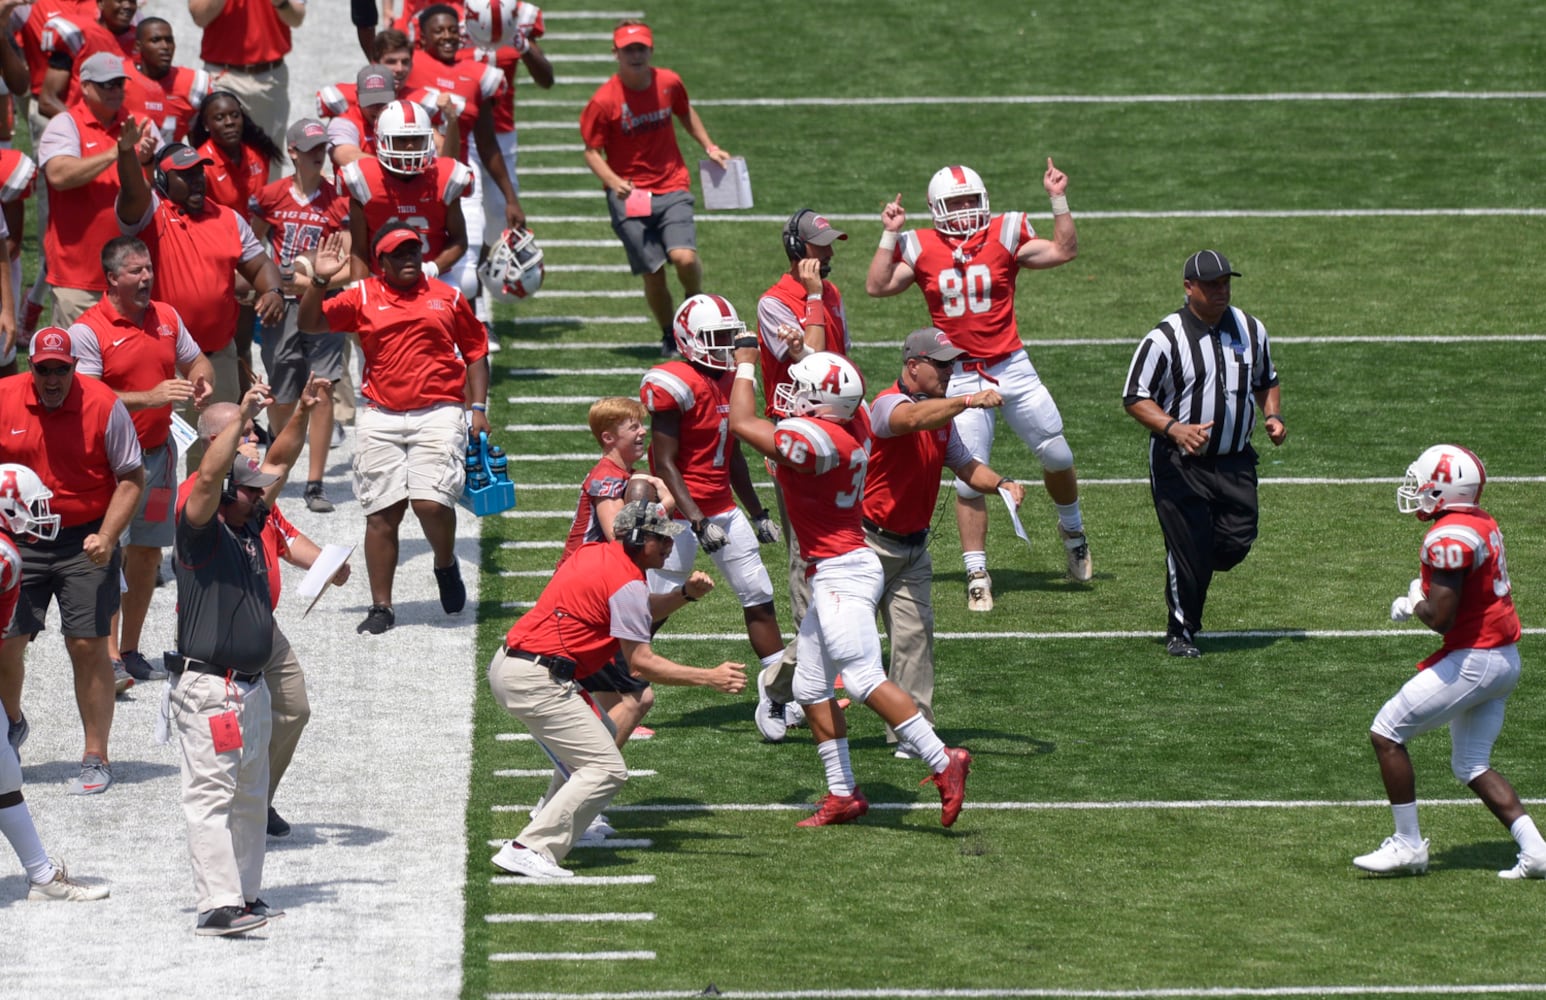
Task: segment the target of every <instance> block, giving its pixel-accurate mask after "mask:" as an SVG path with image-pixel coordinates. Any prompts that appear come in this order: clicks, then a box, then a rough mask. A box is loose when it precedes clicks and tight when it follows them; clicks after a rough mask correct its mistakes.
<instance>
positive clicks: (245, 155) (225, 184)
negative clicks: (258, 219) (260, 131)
mask: <svg viewBox="0 0 1546 1000" xmlns="http://www.w3.org/2000/svg"><path fill="white" fill-rule="evenodd" d="M199 155H200V156H207V157H209V158H210V159H211V160H214V161H215V164H214V166H211V167H205V168H204V197H205V199H206V200H208V201H212V202H214V203H215V204H217V205H224V206H225V207H226V208H229V209H231V210H232V211H233V212H235V213H236V214H237V215H240V216H243V217H245V216H246V215H247V205H248V203H249V202H250V201H251V200H252V196H253V194H254V193H255V192H256V191H257V190H258V188H260V187H262V186H263V185H264V184H267V183H268V161H267V160H265V159H264V158H263V154H262V153H260V152H258V151H257V150H256V149H253V148H252V147H251V146H248V145H245V144H244V145H243V146H242V147H241V156H240V158H239V159H238V158H235V157H232V156H231V155H230V154H228V153H227V152H226V151H225V150H223V149H221V148H220V147H219V146H217V145H216V144H215V140H214V139H206V140H204V144H203V145H202V146H200V147H199Z"/></svg>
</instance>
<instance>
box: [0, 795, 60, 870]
mask: <svg viewBox="0 0 1546 1000" xmlns="http://www.w3.org/2000/svg"><path fill="white" fill-rule="evenodd" d="M0 833H3V834H5V839H6V840H9V841H10V842H11V849H12V850H14V851H15V852H16V857H17V858H19V859H20V860H21V866H22V867H23V868H25V869H27V877H28V878H29V879H31V880H32V881H34V882H36V883H38V884H39V885H42V884H43V883H45V882H48V881H50V880H51V879H52V878H53V877H54V866H53V863H52V862H50V861H49V860H48V852H47V851H45V850H43V841H41V840H39V839H38V828H37V827H36V826H33V824H32V811H31V810H30V809H28V808H27V803H25V802H18V803H16V804H15V805H14V806H7V807H6V808H4V809H0Z"/></svg>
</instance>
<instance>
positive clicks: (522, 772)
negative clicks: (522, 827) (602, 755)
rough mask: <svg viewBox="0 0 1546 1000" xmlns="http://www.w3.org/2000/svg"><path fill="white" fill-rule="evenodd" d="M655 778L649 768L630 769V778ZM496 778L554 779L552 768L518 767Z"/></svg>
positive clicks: (496, 774)
mask: <svg viewBox="0 0 1546 1000" xmlns="http://www.w3.org/2000/svg"><path fill="white" fill-rule="evenodd" d="M654 776H655V772H654V771H652V770H649V769H648V768H646V769H644V770H641V771H635V770H633V769H632V768H629V769H628V777H630V778H653V777H654ZM494 777H496V778H551V777H553V769H552V768H551V767H516V768H510V769H508V770H504V771H495V772H494ZM496 843H504V841H496Z"/></svg>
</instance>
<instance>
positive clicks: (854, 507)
mask: <svg viewBox="0 0 1546 1000" xmlns="http://www.w3.org/2000/svg"><path fill="white" fill-rule="evenodd" d="M735 360H736V368H735V380H734V383H733V385H732V388H731V390H730V431H731V433H733V434H734V435H735V436H736V437H737V438H739V439H741V440H742V441H745V442H746V443H747V444H748V445H750V446H751V447H752V448H753V449H755V450H756V451H757V452H759V453H761V454H762V455H764V456H766V457H767V458H768V459H769V461H770V464H771V466H772V468H773V476H774V478H775V479H777V480H778V482H779V485H780V486H781V487H782V488H783V491H784V500H785V502H786V503H787V504H788V505H789V521H790V524H792V525H793V527H794V533H795V537H796V538H797V539H799V542H800V554H801V555H802V556H804V557H805V559H806V561H807V562H809V563H810V564H811V565H812V566H813V567H815V573H814V574H813V575H812V577H811V603H810V607H809V608H807V609H806V612H805V618H804V620H803V621H801V622H800V634H799V637H798V638H797V639H796V642H797V643H798V644H799V645H798V658H797V663H796V666H795V676H794V684H793V688H794V696H795V700H796V701H798V702H799V703H800V704H801V706H803V707H804V709H805V720H806V722H807V723H808V724H809V725H810V727H811V734H812V735H813V736H814V737H815V739H816V752H817V753H818V754H820V755H821V762H822V764H823V766H824V767H825V769H826V773H827V795H826V797H825V798H823V799H822V801H821V805H820V806H819V807H818V808H817V810H816V812H815V814H814V815H811V816H808V817H806V818H805V819H803V820H801V821H800V822H799V824H798V825H799V826H829V825H831V824H835V823H851V822H853V821H854V820H856V819H858V818H859V817H860V816H863V815H864V814H865V813H866V812H868V811H869V802H868V801H866V799H865V798H864V794H863V793H862V792H860V791H859V788H858V786H857V785H856V784H855V783H854V778H853V768H852V766H851V765H850V763H849V759H848V723H847V720H846V719H845V718H844V716H843V713H842V712H841V711H840V710H839V709H838V708H837V703H836V691H835V690H834V686H835V684H836V681H837V678H838V675H839V674H841V675H842V677H843V685H844V687H845V689H846V690H847V691H848V693H849V695H850V696H851V697H852V698H853V699H854V700H856V701H862V702H864V703H865V704H866V705H868V706H869V707H870V708H871V709H873V710H874V711H875V713H876V714H877V715H879V716H880V717H881V718H883V719H885V720H886V723H887V724H888V725H890V726H891V727H892V728H893V729H895V730H896V732H897V733H898V735H900V736H901V738H902V739H904V740H906V741H907V742H908V743H909V744H910V745H911V746H912V747H913V748H914V749H915V750H917V751H918V755H919V756H920V757H921V758H922V759H923V760H924V761H926V762H927V763H928V765H929V768H930V770H932V771H933V776H932V779H925V780H932V781H933V782H934V784H935V786H936V787H938V788H939V795H940V804H941V814H940V822H941V823H943V824H944V825H945V826H950V825H951V824H952V823H954V822H955V821H956V817H957V816H958V815H959V814H960V812H961V803H962V801H963V800H964V799H965V797H966V776H967V773H968V772H969V771H970V770H971V763H972V755H971V754H970V753H967V752H966V750H964V749H962V748H960V747H947V746H945V744H944V743H943V742H941V740H940V738H939V736H938V735H937V734H936V733H935V732H934V727H933V726H932V725H930V724H929V720H928V719H926V718H924V715H923V713H922V712H920V711H919V710H918V705H917V703H916V702H914V701H913V700H912V698H911V697H909V696H908V694H907V692H906V691H904V690H902V689H901V688H900V687H898V686H897V685H896V684H894V683H892V682H891V681H889V680H887V679H886V675H885V672H884V671H883V670H882V669H881V659H880V634H879V632H877V631H876V629H875V607H876V605H877V604H878V603H879V601H880V596H881V590H882V587H883V572H882V570H881V566H880V559H879V558H877V557H876V555H875V553H874V552H873V551H871V549H870V547H869V546H868V545H867V544H865V541H864V526H863V522H862V520H861V515H860V506H859V504H860V501H861V500H862V499H863V498H864V476H865V472H866V470H867V468H868V465H869V449H870V420H869V411H868V410H867V409H866V408H865V406H864V379H863V378H861V377H860V375H859V369H857V368H855V367H854V365H853V362H851V361H849V360H848V359H847V358H845V357H842V356H840V355H837V354H831V353H829V352H826V351H815V352H812V353H811V354H808V355H806V356H805V357H804V358H803V359H801V360H800V361H798V362H796V363H795V364H793V365H791V366H790V368H789V378H790V381H789V382H788V383H785V385H783V386H780V387H778V389H777V390H776V395H777V397H778V402H777V403H776V404H775V409H776V411H777V412H778V413H780V414H781V415H783V419H782V420H780V421H779V422H778V423H777V424H776V425H775V424H774V423H773V422H772V421H769V420H766V419H764V418H763V417H761V416H759V415H758V414H757V365H758V362H759V360H760V349H759V347H758V341H757V337H756V335H754V334H742V335H741V336H740V337H738V338H737V340H736V349H735Z"/></svg>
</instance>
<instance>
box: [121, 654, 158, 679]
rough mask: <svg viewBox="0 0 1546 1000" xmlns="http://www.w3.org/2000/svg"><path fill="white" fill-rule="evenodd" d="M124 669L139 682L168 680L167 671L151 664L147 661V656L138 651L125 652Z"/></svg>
mask: <svg viewBox="0 0 1546 1000" xmlns="http://www.w3.org/2000/svg"><path fill="white" fill-rule="evenodd" d="M123 668H124V669H125V670H127V671H128V672H129V676H130V677H133V678H134V679H135V680H137V681H164V680H166V678H167V673H166V671H165V670H162V669H161V668H160V667H157V666H153V665H151V662H150V661H149V660H147V659H145V654H143V653H141V652H140V651H139V650H137V649H126V650H124V651H123Z"/></svg>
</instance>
